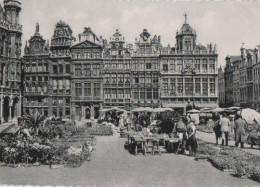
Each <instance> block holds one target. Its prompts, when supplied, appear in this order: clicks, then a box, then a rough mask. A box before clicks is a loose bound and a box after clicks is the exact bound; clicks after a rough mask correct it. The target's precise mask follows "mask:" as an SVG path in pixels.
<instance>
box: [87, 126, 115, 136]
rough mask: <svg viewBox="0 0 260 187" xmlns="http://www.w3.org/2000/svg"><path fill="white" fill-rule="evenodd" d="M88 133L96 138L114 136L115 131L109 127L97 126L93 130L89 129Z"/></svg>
mask: <svg viewBox="0 0 260 187" xmlns="http://www.w3.org/2000/svg"><path fill="white" fill-rule="evenodd" d="M87 132H88V133H89V134H90V135H94V136H112V135H113V129H112V127H111V126H107V125H95V126H93V127H91V128H87Z"/></svg>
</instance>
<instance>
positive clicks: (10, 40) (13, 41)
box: [0, 0, 22, 123]
mask: <svg viewBox="0 0 260 187" xmlns="http://www.w3.org/2000/svg"><path fill="white" fill-rule="evenodd" d="M20 11H21V3H20V2H19V1H18V0H4V7H3V8H2V7H1V5H0V71H1V76H0V85H1V87H0V101H1V103H0V119H1V123H4V122H11V121H12V119H13V118H16V117H17V116H20V115H21V102H22V92H21V85H22V84H21V46H22V42H21V38H22V26H21V25H20V23H19V17H20V15H19V14H20Z"/></svg>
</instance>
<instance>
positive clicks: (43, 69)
mask: <svg viewBox="0 0 260 187" xmlns="http://www.w3.org/2000/svg"><path fill="white" fill-rule="evenodd" d="M48 68H49V66H48V64H44V65H38V66H37V65H36V64H34V65H26V66H25V72H46V71H49V69H48Z"/></svg>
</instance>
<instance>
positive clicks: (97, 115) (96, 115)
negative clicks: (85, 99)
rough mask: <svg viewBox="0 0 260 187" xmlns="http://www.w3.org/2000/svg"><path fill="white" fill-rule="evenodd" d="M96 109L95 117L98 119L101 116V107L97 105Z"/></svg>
mask: <svg viewBox="0 0 260 187" xmlns="http://www.w3.org/2000/svg"><path fill="white" fill-rule="evenodd" d="M94 111H95V115H94V118H95V119H98V118H99V107H95V108H94Z"/></svg>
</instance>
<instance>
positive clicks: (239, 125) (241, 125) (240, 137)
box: [235, 113, 247, 148]
mask: <svg viewBox="0 0 260 187" xmlns="http://www.w3.org/2000/svg"><path fill="white" fill-rule="evenodd" d="M246 126H247V123H246V121H245V120H244V119H242V116H241V114H240V113H238V114H237V119H236V121H235V133H236V143H235V146H236V147H238V145H239V143H240V144H241V148H244V143H245V141H246Z"/></svg>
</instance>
